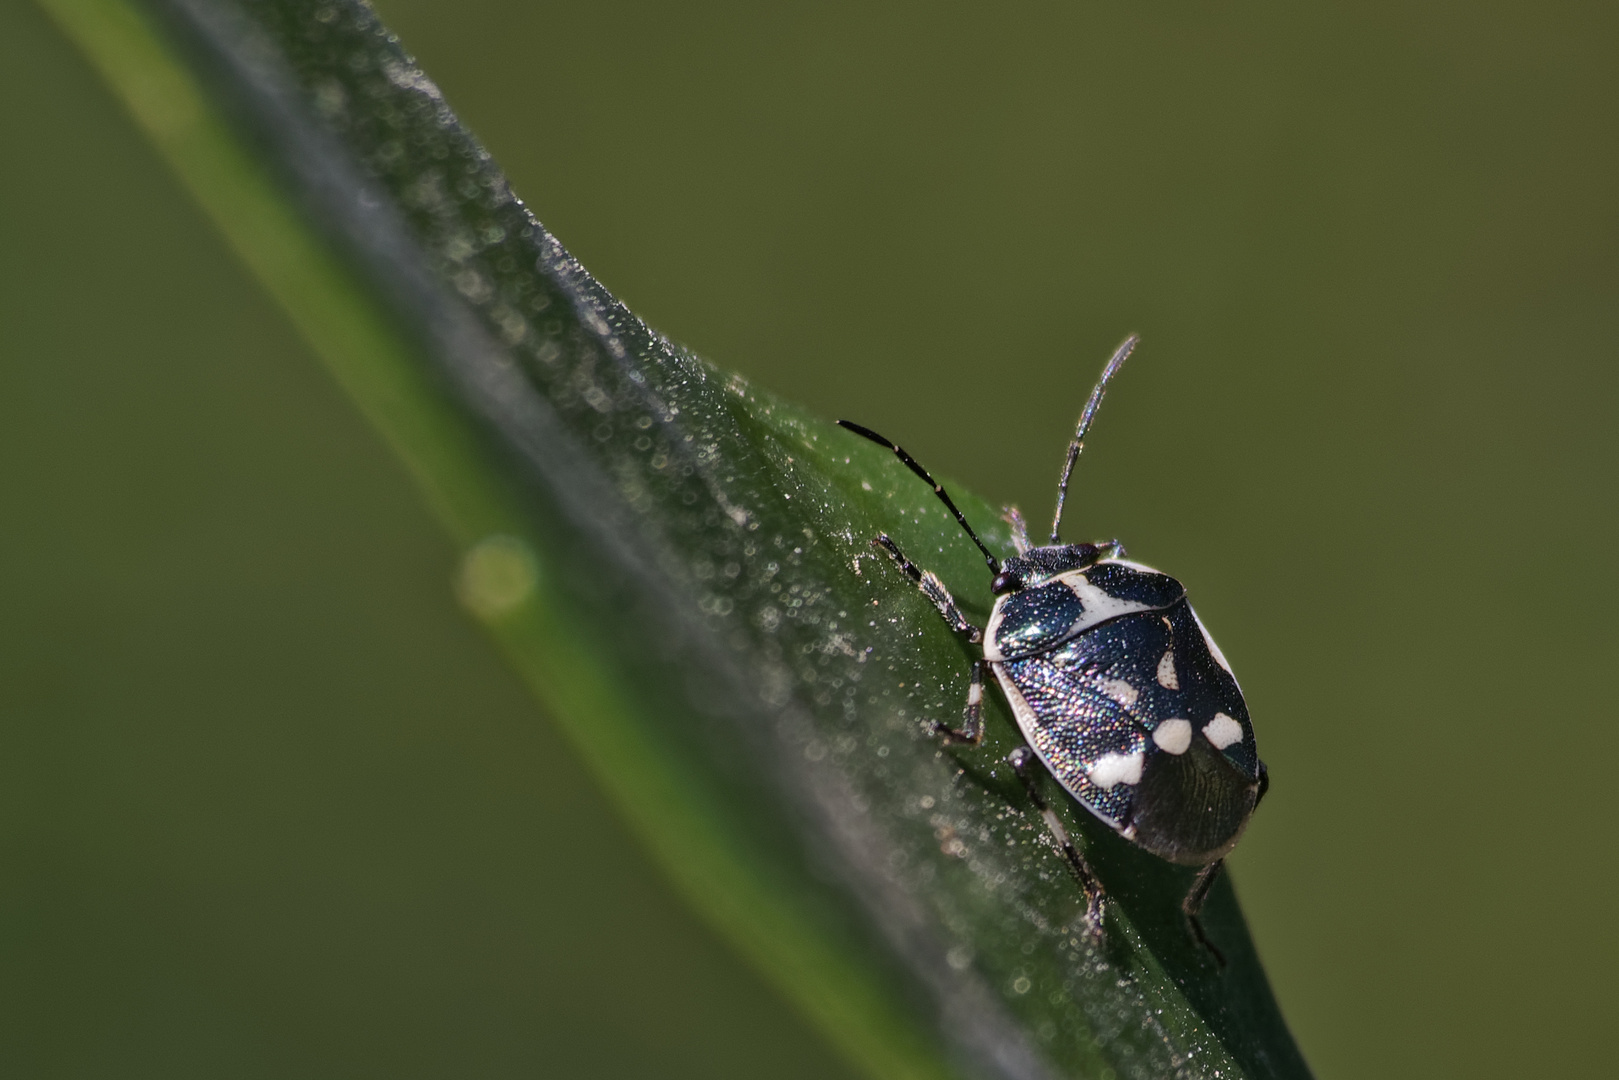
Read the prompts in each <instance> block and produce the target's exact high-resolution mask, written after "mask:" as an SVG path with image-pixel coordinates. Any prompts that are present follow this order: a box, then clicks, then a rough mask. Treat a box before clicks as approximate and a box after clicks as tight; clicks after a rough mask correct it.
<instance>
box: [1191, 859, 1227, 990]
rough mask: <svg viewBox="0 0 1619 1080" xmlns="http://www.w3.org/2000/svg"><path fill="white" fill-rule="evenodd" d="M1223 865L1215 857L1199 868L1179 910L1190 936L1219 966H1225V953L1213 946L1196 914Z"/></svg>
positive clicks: (1220, 860)
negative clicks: (1183, 914) (1190, 932)
mask: <svg viewBox="0 0 1619 1080" xmlns="http://www.w3.org/2000/svg"><path fill="white" fill-rule="evenodd" d="M1224 865H1225V860H1224V859H1215V860H1214V861H1213V862H1211V863H1209V865H1207V866H1205V867H1204V868H1203V869H1201V870H1199V871H1198V872H1197V880H1196V881H1194V882H1192V891H1191V892H1189V893H1187V894H1186V899H1185V900H1182V901H1181V911H1182V912H1184V913H1185V914H1186V926H1187V928H1188V929H1190V930H1191V931H1192V936H1193V937H1195V938H1196V939H1197V942H1198V944H1199V945H1202V946H1203V947H1204V948H1205V949H1207V950H1209V952H1210V953H1211V954H1212V955H1213V956H1214V959H1215V960H1216V961H1218V962H1219V964H1220V966H1221V967H1225V955H1224V954H1223V953H1221V952H1220V950H1219V949H1216V948H1215V947H1214V943H1213V942H1212V941H1210V940H1209V938H1208V935H1207V934H1205V933H1204V932H1203V920H1202V919H1200V918H1199V917H1198V914H1199V912H1201V911H1202V910H1203V901H1205V900H1207V899H1208V898H1209V890H1210V889H1212V888H1213V887H1214V879H1215V878H1217V877H1219V876H1220V868H1221V867H1222V866H1224Z"/></svg>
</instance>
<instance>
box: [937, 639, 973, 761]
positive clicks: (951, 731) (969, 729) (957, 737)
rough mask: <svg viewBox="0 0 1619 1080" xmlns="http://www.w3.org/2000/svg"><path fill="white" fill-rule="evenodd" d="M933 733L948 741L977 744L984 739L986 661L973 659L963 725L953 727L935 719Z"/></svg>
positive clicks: (963, 712)
mask: <svg viewBox="0 0 1619 1080" xmlns="http://www.w3.org/2000/svg"><path fill="white" fill-rule="evenodd" d="M933 733H934V734H935V735H940V736H943V737H944V741H945V742H947V743H953V742H959V743H967V744H969V745H971V746H977V745H978V744H979V743H981V742H983V741H984V662H983V661H982V660H974V661H973V673H972V681H970V682H969V683H968V684H967V706H966V708H964V709H962V710H961V726H960V727H959V728H953V727H951V726H950V725H948V724H945V723H943V722H941V721H938V720H935V721H934V722H933Z"/></svg>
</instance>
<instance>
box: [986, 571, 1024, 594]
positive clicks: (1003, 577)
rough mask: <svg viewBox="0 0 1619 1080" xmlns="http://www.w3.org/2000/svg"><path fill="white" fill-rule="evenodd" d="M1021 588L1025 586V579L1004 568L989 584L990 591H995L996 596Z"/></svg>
mask: <svg viewBox="0 0 1619 1080" xmlns="http://www.w3.org/2000/svg"><path fill="white" fill-rule="evenodd" d="M1021 588H1023V579H1022V578H1020V577H1018V576H1017V575H1016V574H1013V573H1010V572H1009V571H1006V570H1002V571H1001V572H1000V573H998V574H996V575H995V580H994V581H993V582H991V583H990V586H989V590H990V592H992V593H994V594H995V595H996V596H1000V595H1002V594H1004V593H1009V592H1013V591H1015V590H1017V589H1021Z"/></svg>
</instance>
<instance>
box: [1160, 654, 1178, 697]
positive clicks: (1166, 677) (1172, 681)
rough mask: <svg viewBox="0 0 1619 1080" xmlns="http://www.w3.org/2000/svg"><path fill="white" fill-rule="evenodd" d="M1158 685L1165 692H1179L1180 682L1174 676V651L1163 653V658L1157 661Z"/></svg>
mask: <svg viewBox="0 0 1619 1080" xmlns="http://www.w3.org/2000/svg"><path fill="white" fill-rule="evenodd" d="M1158 685H1159V686H1162V687H1163V688H1164V689H1165V690H1179V689H1180V688H1181V681H1180V679H1178V678H1176V676H1175V650H1174V649H1170V650H1169V651H1168V652H1166V653H1164V658H1163V659H1162V660H1160V661H1158Z"/></svg>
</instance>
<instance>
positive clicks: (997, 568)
mask: <svg viewBox="0 0 1619 1080" xmlns="http://www.w3.org/2000/svg"><path fill="white" fill-rule="evenodd" d="M838 426H839V427H844V428H848V429H849V430H850V431H852V432H854V433H855V434H856V435H860V436H863V437H865V438H867V439H870V440H871V441H872V442H874V443H876V444H877V445H878V446H886V447H888V448H889V449H890V450H892V451H894V453H895V454H897V455H898V456H899V459H900V460H901V461H903V462H904V463H905V466H906V468H908V469H910V470H911V471H912V472H913V473H915V474H916V475H918V476H920V477H921V478H922V479H924V480H926V481H927V482H928V486H929V487H931V488H932V489H933V494H935V495H937V496H938V497H939V500H940V501H941V502H943V503H944V505H945V506H947V507H949V509H950V512H951V513H952V514H954V515H955V518H956V524H958V525H960V526H961V527H962V528H963V529H965V530H967V535H968V536H970V537H971V538H972V542H973V543H975V544H977V545H978V550H979V551H982V552H983V553H984V561H985V562H987V563H989V569H990V573H992V574H999V573H1000V572H1001V561H1000V560H999V559H997V558H996V557H995V556H994V555H993V554H992V553H991V552H990V550H989V548H987V547H985V546H984V542H983V541H982V540H980V539H978V534H977V533H975V532H973V527H972V526H971V525H969V524H967V519H966V518H965V517H963V516H962V514H961V511H960V510H957V509H956V504H955V503H953V502H951V501H950V495H949V493H948V492H946V491H945V490H944V485H942V484H940V483H939V482H938V481H937V480H935V479H933V477H931V476H929V475H928V471H927V470H926V469H924V468H922V466H920V465H918V464H917V463H916V459H915V458H913V457H912V456H911V455H909V454H907V453H906V452H905V451H904V450H903V449H901V448H900V447H899V446H896V445H895V444H894V443H891V442H889V441H888V440H887V439H885V438H883V437H882V436H881V435H879V434H877V433H876V432H875V431H873V430H871V429H870V428H868V427H861V426H860V425H859V424H856V423H854V422H853V421H851V420H839V421H838Z"/></svg>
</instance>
